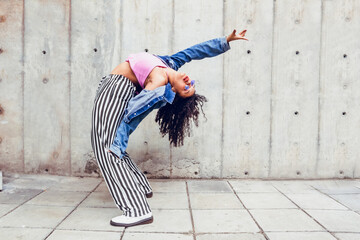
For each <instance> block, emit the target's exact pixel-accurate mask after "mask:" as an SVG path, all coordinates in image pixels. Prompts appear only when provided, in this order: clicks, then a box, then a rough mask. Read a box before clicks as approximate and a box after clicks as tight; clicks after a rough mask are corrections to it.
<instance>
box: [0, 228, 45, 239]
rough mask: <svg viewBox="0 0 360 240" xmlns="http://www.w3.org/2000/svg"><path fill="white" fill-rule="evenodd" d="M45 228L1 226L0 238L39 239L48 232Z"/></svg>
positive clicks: (43, 237)
mask: <svg viewBox="0 0 360 240" xmlns="http://www.w3.org/2000/svg"><path fill="white" fill-rule="evenodd" d="M51 231H52V229H49V228H48V229H46V228H1V227H0V239H3V240H15V239H16V240H41V239H45V238H46V236H47V235H49V234H50V232H51Z"/></svg>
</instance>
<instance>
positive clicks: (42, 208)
mask: <svg viewBox="0 0 360 240" xmlns="http://www.w3.org/2000/svg"><path fill="white" fill-rule="evenodd" d="M4 180H5V181H4V182H5V184H4V190H3V191H2V192H0V238H1V239H20V240H24V239H31V240H48V239H50V240H56V239H87V240H90V239H110V240H111V239H120V240H138V239H150V240H152V239H154V240H155V239H156V240H212V239H213V240H215V239H217V240H285V239H286V240H298V239H304V240H335V239H337V240H358V239H360V231H359V226H360V212H359V211H357V205H356V204H355V205H353V203H354V202H356V201H357V197H358V196H357V194H341V195H332V194H327V193H325V192H324V190H320V189H316V188H315V186H328V187H327V190H332V189H333V188H336V189H337V190H339V188H341V186H342V187H343V188H345V189H346V188H348V187H349V186H354V187H357V188H358V187H359V183H360V180H337V181H334V180H322V181H303V180H293V181H261V180H251V181H249V180H231V181H228V180H223V179H218V180H206V181H205V180H194V179H182V180H172V179H167V180H159V179H157V180H151V181H150V183H151V185H152V187H153V193H154V195H153V197H152V198H151V199H149V204H150V207H151V208H152V212H153V215H154V222H153V223H151V224H148V225H141V226H136V227H130V228H122V227H113V226H111V225H110V223H109V221H110V219H111V218H112V217H114V216H117V215H119V214H121V212H120V211H119V210H118V209H117V207H116V206H115V204H114V202H113V200H112V198H111V197H110V194H109V192H108V191H107V189H106V188H105V184H104V182H103V181H102V179H101V178H75V177H62V176H48V175H13V176H6V177H5V179H4ZM28 181H31V182H32V185H31V186H30V185H27V184H26V183H27V182H28ZM44 182H48V183H49V184H48V185H46V186H45V185H44ZM64 182H66V183H68V185H69V186H74V189H73V191H69V189H64V188H61V187H58V188H56V186H63V184H64ZM77 184H78V185H79V186H81V187H78V188H76V185H77ZM85 186H87V187H85ZM90 186H91V187H90ZM200 186H202V187H203V188H204V191H199V190H201V187H200ZM211 186H213V187H211ZM225 186H227V187H225ZM234 186H237V187H236V188H235V187H234ZM249 186H268V187H269V186H272V187H273V189H275V191H276V192H271V191H267V190H268V188H262V190H263V191H262V192H261V191H260V190H261V188H259V187H257V190H258V191H260V192H247V191H248V187H249ZM278 186H287V187H288V188H291V187H292V186H294V189H296V188H298V189H307V191H306V192H303V193H301V191H299V192H298V193H294V192H290V193H289V192H286V191H282V190H279V189H277V187H278ZM309 188H312V189H313V191H314V192H315V193H314V192H311V193H309V191H308V190H309ZM323 188H324V187H323ZM228 189H230V190H231V191H228ZM20 190H21V191H20ZM224 190H226V191H224ZM316 194H318V195H316ZM71 196H73V197H71ZM320 196H321V197H320ZM334 196H335V197H334ZM337 197H339V198H337ZM16 199H19V200H18V201H15V200H16ZM9 202H11V203H9ZM339 206H340V207H339Z"/></svg>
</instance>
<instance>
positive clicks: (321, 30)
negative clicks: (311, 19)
mask: <svg viewBox="0 0 360 240" xmlns="http://www.w3.org/2000/svg"><path fill="white" fill-rule="evenodd" d="M320 1H321V6H320V9H321V13H320V47H319V73H318V74H319V81H318V84H319V86H318V87H319V88H318V90H319V91H318V132H317V149H316V151H317V154H316V163H315V172H314V173H315V174H317V172H318V165H319V160H320V124H321V68H322V64H321V62H322V58H321V53H322V35H323V20H324V18H323V13H324V7H323V1H322V0H320Z"/></svg>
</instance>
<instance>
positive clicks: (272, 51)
mask: <svg viewBox="0 0 360 240" xmlns="http://www.w3.org/2000/svg"><path fill="white" fill-rule="evenodd" d="M275 11H276V0H273V22H272V27H273V29H272V41H271V73H270V74H271V78H270V133H269V162H268V165H269V168H268V176H267V177H269V176H270V175H271V164H272V154H271V149H272V124H273V115H272V114H273V109H272V105H273V99H272V95H273V77H274V76H273V74H274V72H273V70H274V45H275V44H274V39H275Z"/></svg>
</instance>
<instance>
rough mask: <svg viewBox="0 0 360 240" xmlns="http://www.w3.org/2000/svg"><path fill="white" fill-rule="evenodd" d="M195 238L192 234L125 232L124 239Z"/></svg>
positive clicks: (170, 239) (181, 239) (175, 239)
mask: <svg viewBox="0 0 360 240" xmlns="http://www.w3.org/2000/svg"><path fill="white" fill-rule="evenodd" d="M145 239H146V240H193V239H194V238H193V235H192V234H174V233H131V232H130V233H128V232H127V231H126V232H125V234H124V236H123V238H122V240H145Z"/></svg>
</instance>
